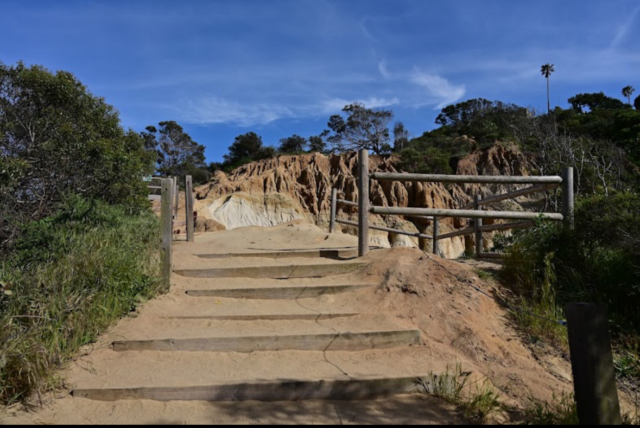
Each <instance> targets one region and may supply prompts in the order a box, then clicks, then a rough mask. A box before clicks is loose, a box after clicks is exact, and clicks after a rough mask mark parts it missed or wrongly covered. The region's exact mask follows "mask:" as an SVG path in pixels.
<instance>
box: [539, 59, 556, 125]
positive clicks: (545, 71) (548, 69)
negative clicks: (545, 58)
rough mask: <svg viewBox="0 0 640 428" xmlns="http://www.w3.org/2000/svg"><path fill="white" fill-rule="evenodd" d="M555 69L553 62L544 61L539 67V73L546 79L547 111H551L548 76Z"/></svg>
mask: <svg viewBox="0 0 640 428" xmlns="http://www.w3.org/2000/svg"><path fill="white" fill-rule="evenodd" d="M554 71H556V70H555V69H554V68H553V64H549V63H546V64H544V65H543V66H542V68H540V73H542V75H543V76H544V77H545V78H546V79H547V113H550V112H551V100H550V98H549V76H551V74H552V73H553V72H554Z"/></svg>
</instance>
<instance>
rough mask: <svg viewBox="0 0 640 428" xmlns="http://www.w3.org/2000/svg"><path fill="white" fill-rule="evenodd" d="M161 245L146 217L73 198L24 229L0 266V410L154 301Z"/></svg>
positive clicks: (46, 382) (152, 219) (43, 385)
mask: <svg viewBox="0 0 640 428" xmlns="http://www.w3.org/2000/svg"><path fill="white" fill-rule="evenodd" d="M159 243H160V237H159V225H158V220H157V218H156V216H155V215H153V214H152V213H151V212H149V211H147V212H142V213H133V212H131V211H129V210H127V209H125V208H122V207H118V206H110V205H107V204H105V203H103V202H99V201H97V202H93V203H90V202H85V201H83V200H79V199H76V198H73V199H72V200H71V202H69V203H68V204H67V205H66V206H64V207H63V208H62V209H61V210H60V211H59V212H58V213H57V214H56V215H54V216H52V217H49V218H45V219H43V220H40V221H37V222H33V223H30V224H28V225H26V226H24V227H23V232H22V233H21V235H20V237H19V238H18V240H17V241H16V242H15V245H14V247H13V249H14V251H13V252H12V255H11V256H10V257H9V258H8V260H6V261H4V262H3V263H2V264H1V265H0V283H1V285H0V402H4V403H9V402H12V401H15V400H18V399H24V398H25V397H27V396H29V395H30V394H33V393H39V392H41V391H46V390H47V389H49V388H52V387H54V386H55V385H56V381H55V378H54V377H53V374H54V373H55V370H56V369H58V368H59V367H60V365H61V364H62V363H64V362H65V361H67V360H68V359H69V358H70V357H71V356H72V355H73V354H74V353H75V352H76V351H77V350H78V349H79V348H80V347H81V346H83V345H86V344H88V343H91V342H93V341H94V340H95V339H96V338H97V336H98V335H99V334H101V333H102V332H103V331H104V330H105V329H106V328H107V327H108V326H109V325H110V324H111V323H113V322H114V321H115V320H117V319H118V318H119V317H121V316H123V315H125V314H127V313H128V312H130V311H131V310H133V309H134V308H135V307H136V305H137V304H138V303H140V302H142V301H144V300H145V299H148V298H150V297H152V296H154V295H155V294H156V293H158V291H159V290H160V286H159V283H158V281H157V275H158V268H159V258H158V248H159Z"/></svg>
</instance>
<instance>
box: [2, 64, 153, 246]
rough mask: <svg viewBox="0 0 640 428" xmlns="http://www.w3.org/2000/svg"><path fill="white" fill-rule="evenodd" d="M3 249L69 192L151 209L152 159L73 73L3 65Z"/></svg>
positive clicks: (135, 135)
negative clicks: (146, 179) (146, 180)
mask: <svg viewBox="0 0 640 428" xmlns="http://www.w3.org/2000/svg"><path fill="white" fill-rule="evenodd" d="M0 155H1V156H0V183H1V184H0V212H1V213H2V216H0V251H2V250H5V251H6V249H7V247H8V246H9V245H10V243H11V241H12V240H13V239H15V238H16V233H17V231H18V230H19V228H20V225H22V224H24V223H27V222H30V221H33V220H40V219H42V218H44V217H47V216H50V215H52V214H53V213H54V212H55V210H56V207H57V206H58V205H59V204H60V203H61V202H63V201H64V199H65V198H66V197H68V196H69V195H71V194H76V195H80V196H82V197H84V198H87V199H91V198H97V199H101V200H104V201H106V202H109V203H114V204H124V205H127V206H129V207H133V208H142V207H145V206H147V201H146V193H147V189H146V185H145V183H144V182H143V181H142V179H143V177H144V176H146V175H149V174H151V172H152V171H153V154H151V153H150V152H147V151H145V150H144V144H143V140H142V137H141V136H140V135H139V134H138V133H136V132H133V131H128V132H125V131H124V130H123V129H122V127H121V126H120V120H119V117H118V113H117V112H116V111H115V109H114V108H113V107H112V106H110V105H109V104H107V103H105V101H104V99H102V98H100V97H96V96H94V95H92V94H91V93H90V92H89V91H88V90H87V88H86V87H85V86H84V85H82V83H80V82H79V81H78V80H77V79H76V78H75V77H74V76H73V75H72V74H71V73H67V72H63V71H58V72H56V73H55V74H54V73H51V72H50V71H48V70H46V69H45V68H43V67H40V66H32V67H27V66H25V65H24V64H22V63H19V64H17V65H16V66H6V65H4V64H2V63H0Z"/></svg>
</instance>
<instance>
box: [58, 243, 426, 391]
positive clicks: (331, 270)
mask: <svg viewBox="0 0 640 428" xmlns="http://www.w3.org/2000/svg"><path fill="white" fill-rule="evenodd" d="M208 248H209V247H207V245H206V244H199V245H198V244H196V245H193V244H191V245H189V244H184V245H181V246H179V247H177V249H176V250H177V251H176V255H175V268H174V274H173V279H172V291H171V293H170V294H168V295H167V296H164V297H163V298H161V299H157V300H154V301H152V302H150V303H148V304H147V306H145V308H144V310H143V311H142V313H141V314H140V316H139V317H138V318H135V319H131V320H128V321H127V322H123V323H120V325H118V327H116V328H115V330H114V331H113V332H111V333H110V335H109V336H108V338H107V339H105V340H108V342H109V343H106V344H104V346H102V348H100V347H98V349H96V350H95V351H94V352H93V353H92V354H91V355H90V357H89V360H88V361H86V362H87V364H88V365H89V366H90V369H86V370H72V371H71V373H70V374H69V379H68V381H69V384H70V385H72V386H73V396H74V397H81V398H84V399H90V400H100V401H118V400H136V399H138V400H140V399H142V400H156V401H174V400H176V401H186V400H199V401H208V402H213V401H242V400H256V401H271V402H272V401H297V400H307V399H316V400H317V399H321V400H356V399H369V398H375V397H384V396H390V395H395V394H405V393H413V392H416V390H417V383H416V381H417V379H418V378H419V377H420V376H421V375H424V374H426V373H428V368H429V366H428V363H429V362H428V361H424V358H416V356H417V355H419V354H418V353H417V352H416V351H418V350H420V349H424V348H422V347H421V339H420V332H419V331H418V330H416V329H414V328H412V327H411V326H410V325H406V324H405V325H402V324H401V323H398V321H397V320H391V319H388V318H387V317H385V316H384V315H381V314H376V313H369V312H367V308H366V307H363V306H362V305H359V304H358V293H359V292H362V291H365V290H367V289H370V288H372V287H373V288H375V287H378V285H379V284H378V283H377V282H375V281H372V280H371V279H369V278H368V276H367V275H365V274H364V273H363V271H364V270H365V269H366V267H367V261H366V259H365V260H364V261H362V260H361V259H356V258H354V255H355V254H354V251H355V250H354V249H353V248H352V247H351V248H345V247H343V248H320V249H318V248H315V249H302V250H296V251H282V250H279V251H273V250H271V251H255V250H250V252H249V253H247V252H246V251H245V252H234V253H220V252H217V253H213V252H209V251H207V249H208Z"/></svg>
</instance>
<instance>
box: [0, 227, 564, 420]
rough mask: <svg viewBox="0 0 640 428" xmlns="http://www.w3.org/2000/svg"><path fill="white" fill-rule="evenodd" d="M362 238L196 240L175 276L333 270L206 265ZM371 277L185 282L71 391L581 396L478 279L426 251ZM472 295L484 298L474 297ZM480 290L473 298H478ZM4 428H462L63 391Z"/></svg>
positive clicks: (382, 413)
mask: <svg viewBox="0 0 640 428" xmlns="http://www.w3.org/2000/svg"><path fill="white" fill-rule="evenodd" d="M355 244H356V238H354V237H353V236H349V235H342V234H332V235H329V234H327V233H324V232H322V231H321V230H319V229H318V228H316V227H315V226H311V225H307V224H301V223H294V224H290V225H281V226H278V227H275V228H269V229H264V228H245V229H236V230H233V231H228V232H221V233H212V234H206V235H201V236H199V237H197V242H196V243H195V244H186V243H180V244H178V245H176V247H175V255H174V264H175V266H176V268H177V269H180V268H184V267H185V266H190V267H201V266H218V267H219V266H238V265H239V262H240V264H242V265H244V266H249V265H251V266H259V267H263V266H277V265H289V264H291V265H295V264H300V265H302V264H309V263H325V264H330V263H336V261H334V260H333V261H332V260H325V259H309V258H305V259H302V258H300V259H296V258H288V259H282V260H273V259H267V258H250V259H249V258H247V259H240V260H238V259H235V258H232V259H214V260H206V259H200V258H198V257H196V256H195V254H203V253H212V252H215V253H218V254H224V253H230V252H242V251H246V250H247V249H250V250H255V249H260V250H261V251H268V250H274V249H293V248H341V247H342V248H345V247H354V246H355ZM362 261H365V262H368V263H369V266H368V267H367V268H365V269H364V270H361V271H358V272H353V273H349V274H346V275H335V276H329V277H325V278H295V279H286V280H275V279H251V278H225V279H220V278H188V277H182V276H179V275H174V276H173V279H172V290H171V291H170V292H169V293H168V294H166V295H164V296H161V297H159V298H157V299H154V300H153V301H151V302H148V303H147V304H145V305H144V306H143V307H142V308H141V309H140V310H139V311H138V312H137V313H136V314H134V315H135V316H133V317H129V318H126V319H123V320H121V321H120V322H119V323H118V324H117V325H116V326H114V328H112V329H111V330H110V331H109V332H107V333H106V334H105V335H103V336H102V337H101V338H100V340H99V341H98V342H97V343H96V344H94V345H92V346H91V347H87V348H86V349H84V350H83V353H82V355H80V356H79V357H78V358H77V359H76V361H74V362H73V363H72V364H70V365H69V367H68V369H67V370H65V371H64V373H63V374H64V376H65V377H66V379H67V386H68V387H69V389H70V390H71V389H73V388H125V387H132V388H137V387H149V386H162V387H166V386H176V387H182V386H187V387H188V386H197V385H204V386H208V385H223V384H234V383H238V382H249V383H250V382H273V381H279V380H336V379H337V380H341V379H352V378H370V377H394V376H397V377H405V376H420V375H425V374H428V373H429V372H434V373H442V372H445V371H446V370H447V368H449V369H452V368H453V367H454V366H455V365H456V364H461V365H462V367H463V369H464V370H466V371H469V372H472V374H473V377H474V378H484V377H486V378H487V379H489V381H490V382H491V383H492V384H493V385H494V387H495V388H496V389H497V390H498V391H499V392H500V393H501V394H502V397H503V401H505V402H507V403H509V404H516V405H518V404H524V403H525V402H526V400H527V399H528V398H530V397H535V398H537V399H547V400H548V399H551V397H552V395H553V394H554V393H555V394H559V393H561V392H562V391H570V390H571V387H572V383H571V370H570V366H569V364H568V362H567V361H566V360H565V359H563V358H561V357H553V356H547V357H540V356H536V355H533V353H532V352H531V350H530V349H528V348H527V347H526V346H524V345H523V344H522V342H521V341H520V339H519V336H518V334H517V332H516V331H515V330H514V329H513V328H512V327H511V325H510V323H509V322H508V321H507V317H506V315H507V314H506V312H505V311H504V309H502V308H501V307H499V306H498V304H497V303H496V302H495V301H493V300H492V299H489V298H487V297H485V296H483V295H482V294H481V293H478V292H477V291H476V290H475V288H477V289H481V290H483V291H484V292H486V293H491V292H492V285H491V284H488V283H485V282H483V281H481V280H480V279H479V278H478V276H477V274H476V269H477V267H476V266H474V265H472V264H471V265H468V266H467V265H465V264H461V263H458V262H455V261H446V260H442V259H439V258H437V257H433V256H431V255H427V254H424V253H422V252H421V251H419V250H416V249H408V248H395V249H389V250H376V251H372V252H371V254H370V255H369V256H367V257H366V258H364V259H362ZM323 284H324V285H327V284H333V285H340V284H369V286H368V287H364V288H361V289H358V290H357V291H352V292H347V293H343V294H335V295H323V296H320V297H317V298H312V299H287V300H252V299H228V298H216V297H190V296H189V295H187V294H186V291H187V290H193V289H214V290H215V289H219V288H241V287H256V288H259V287H287V286H299V287H303V288H304V287H314V286H318V285H323ZM472 286H473V287H472ZM474 287H475V288H474ZM310 313H316V314H326V313H350V314H354V313H357V314H358V315H355V316H350V317H339V318H333V319H306V320H281V321H267V320H252V321H233V320H210V319H184V317H214V316H228V315H235V316H248V315H260V314H264V315H268V314H294V315H295V314H306V315H308V314H310ZM394 329H401V330H402V329H404V330H411V329H413V330H415V329H417V330H419V331H420V341H419V343H418V344H417V345H413V346H398V347H396V348H392V349H374V350H365V351H357V352H347V351H330V352H321V351H296V350H287V351H270V352H253V353H238V352H183V351H181V352H171V351H127V352H116V351H114V350H112V349H111V348H110V344H111V343H112V342H113V341H114V340H130V339H181V338H203V337H204V338H220V337H245V336H255V337H256V338H258V339H257V340H259V338H260V337H264V336H269V335H287V334H297V333H304V334H324V333H327V332H328V333H331V332H333V333H335V334H337V333H342V332H354V331H356V332H366V331H377V330H394ZM3 422H5V423H31V422H39V423H67V422H68V423H79V422H82V423H125V422H127V423H150V422H167V423H169V422H178V423H212V422H213V423H295V422H297V423H340V422H343V423H345V422H353V423H421V424H427V423H460V422H464V421H463V420H462V419H461V416H460V412H459V411H456V410H455V409H452V408H451V407H450V406H447V405H445V404H443V402H442V401H440V400H435V399H427V398H425V397H422V396H419V395H412V396H396V397H393V398H387V399H384V400H366V401H356V402H332V401H318V400H311V401H305V402H277V403H258V402H239V403H204V402H195V401H194V402H167V403H160V402H153V401H146V400H122V401H115V402H100V401H91V400H86V399H80V398H73V397H70V396H69V395H68V393H65V392H64V391H63V392H62V393H60V394H58V398H57V399H55V400H54V401H53V402H51V403H50V404H49V405H48V406H47V407H46V408H44V409H41V410H40V411H38V412H36V413H24V412H21V411H19V410H13V411H12V412H11V413H10V414H9V415H5V418H4V420H3Z"/></svg>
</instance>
